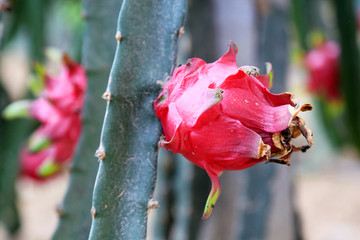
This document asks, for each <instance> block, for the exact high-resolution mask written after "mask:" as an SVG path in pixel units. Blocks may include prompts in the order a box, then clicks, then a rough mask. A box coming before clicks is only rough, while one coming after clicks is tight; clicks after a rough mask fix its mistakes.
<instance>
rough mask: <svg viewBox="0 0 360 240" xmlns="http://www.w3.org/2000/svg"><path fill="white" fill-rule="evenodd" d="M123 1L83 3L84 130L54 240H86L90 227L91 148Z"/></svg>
mask: <svg viewBox="0 0 360 240" xmlns="http://www.w3.org/2000/svg"><path fill="white" fill-rule="evenodd" d="M121 4H122V1H119V0H104V1H96V0H84V1H83V16H84V19H85V22H86V25H85V35H84V43H83V56H82V63H83V65H84V67H85V70H86V75H87V78H88V85H87V90H86V96H85V105H84V110H83V114H82V118H83V128H82V135H81V137H80V141H79V143H78V146H77V149H76V152H75V154H74V158H73V166H72V168H71V179H70V185H69V188H68V190H67V193H66V196H65V199H64V202H63V204H62V205H61V206H60V207H59V209H58V210H59V211H58V212H59V213H60V222H59V225H58V227H57V230H56V232H55V234H54V236H53V237H52V239H53V240H63V239H69V240H85V239H88V237H89V232H90V227H91V215H90V208H91V198H92V192H93V188H94V182H95V178H96V172H97V168H98V162H97V160H96V158H95V157H94V149H96V148H97V146H98V144H99V138H100V133H101V123H102V121H103V118H104V117H103V116H104V113H105V103H104V101H103V100H102V99H101V97H100V96H101V94H102V92H103V91H104V89H105V88H106V80H107V77H108V76H109V71H110V68H111V63H112V60H113V58H114V52H115V49H116V42H114V32H115V30H116V21H117V19H118V16H119V10H120V7H121Z"/></svg>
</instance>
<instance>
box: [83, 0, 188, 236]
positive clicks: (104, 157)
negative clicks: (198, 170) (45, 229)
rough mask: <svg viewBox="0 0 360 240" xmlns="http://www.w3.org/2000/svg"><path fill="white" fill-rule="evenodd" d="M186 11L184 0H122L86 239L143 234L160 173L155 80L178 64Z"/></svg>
mask: <svg viewBox="0 0 360 240" xmlns="http://www.w3.org/2000/svg"><path fill="white" fill-rule="evenodd" d="M185 12H186V1H185V0H181V1H177V0H148V1H141V0H132V1H128V0H125V1H124V3H123V5H122V8H121V12H120V16H119V22H118V33H117V39H118V47H117V50H116V54H115V58H114V63H113V66H112V70H111V73H110V78H109V83H108V88H107V91H106V92H105V94H104V98H105V99H107V109H106V113H105V118H104V123H103V130H102V136H101V140H100V146H99V149H98V150H97V156H98V157H99V160H100V165H99V170H98V174H97V179H96V182H95V188H94V195H93V207H92V210H91V212H92V215H93V222H92V226H91V231H90V237H89V239H92V240H93V239H144V238H145V236H146V227H147V215H148V210H150V209H151V208H152V207H155V206H156V204H155V203H154V202H152V201H151V198H152V194H153V190H154V184H155V178H156V165H157V163H156V158H157V148H158V141H159V136H160V134H161V127H160V122H159V120H158V119H157V118H156V116H155V113H154V110H153V106H152V103H153V101H154V99H155V98H156V97H157V94H158V93H159V91H160V86H159V85H158V84H156V82H157V81H158V80H165V78H166V77H168V76H169V74H170V73H171V70H172V69H173V68H174V64H175V59H176V49H177V44H176V43H177V39H178V35H179V32H181V31H180V29H181V27H182V24H183V21H184V16H185Z"/></svg>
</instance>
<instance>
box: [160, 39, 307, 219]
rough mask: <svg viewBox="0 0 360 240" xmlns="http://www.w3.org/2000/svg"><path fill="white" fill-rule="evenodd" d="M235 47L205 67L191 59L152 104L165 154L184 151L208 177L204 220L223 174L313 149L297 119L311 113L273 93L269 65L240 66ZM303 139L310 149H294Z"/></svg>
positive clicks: (288, 96) (286, 161) (289, 96)
mask: <svg viewBox="0 0 360 240" xmlns="http://www.w3.org/2000/svg"><path fill="white" fill-rule="evenodd" d="M236 53H237V46H236V45H235V44H233V43H231V44H230V45H229V49H228V51H227V53H225V55H224V56H222V57H221V58H220V59H219V60H217V61H216V62H214V63H210V64H207V63H205V62H204V61H203V60H201V59H199V58H192V59H190V60H188V62H187V63H186V64H185V65H183V66H181V67H179V68H177V69H176V70H175V71H174V74H173V76H172V78H171V79H170V80H169V81H168V82H167V83H166V84H165V85H164V88H163V91H162V92H161V93H160V95H159V96H158V98H157V99H156V100H155V102H154V108H155V112H156V115H157V116H158V117H159V118H160V120H161V122H162V126H163V131H164V136H163V137H162V138H161V140H160V144H161V146H162V147H163V148H165V149H166V150H171V151H173V152H174V153H181V154H182V155H184V156H185V157H186V158H187V159H188V160H190V161H191V162H193V163H194V164H196V165H197V166H199V167H201V168H203V169H205V170H206V172H207V173H208V175H209V177H210V179H211V182H212V188H211V192H210V194H209V197H208V200H207V203H206V206H205V210H204V214H203V218H207V217H208V216H209V215H210V214H211V211H212V209H213V207H214V205H215V202H216V200H217V198H218V196H219V194H220V184H219V179H218V176H219V175H220V174H221V173H222V172H223V171H224V170H240V169H245V168H248V167H251V166H253V165H255V164H257V163H260V162H277V163H281V164H287V165H290V163H289V158H290V156H291V154H292V153H293V152H295V151H299V150H302V151H306V149H308V148H309V147H310V146H311V145H312V143H313V142H312V132H311V130H309V129H307V128H306V127H305V122H304V120H303V119H301V118H300V117H298V116H297V115H298V113H299V112H301V111H303V112H304V111H308V110H312V106H311V105H310V104H305V105H302V106H301V107H299V106H298V104H297V102H296V100H295V98H294V96H293V95H292V94H290V93H282V94H272V93H270V92H269V88H270V87H271V84H272V75H273V73H272V69H271V64H269V63H268V64H267V71H268V73H267V74H266V75H259V69H258V68H256V67H251V66H243V67H240V68H239V67H238V66H237V64H236ZM300 135H304V136H305V138H306V139H307V142H308V145H306V146H302V147H295V146H294V145H292V144H291V139H292V138H296V137H298V136H300Z"/></svg>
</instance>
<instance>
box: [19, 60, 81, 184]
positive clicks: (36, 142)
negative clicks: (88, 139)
mask: <svg viewBox="0 0 360 240" xmlns="http://www.w3.org/2000/svg"><path fill="white" fill-rule="evenodd" d="M86 81H87V80H86V75H85V71H84V69H83V67H82V66H81V65H79V64H77V63H75V62H73V61H72V60H71V59H70V58H69V57H68V56H66V55H65V56H64V58H63V65H62V69H61V72H60V75H59V76H45V89H44V90H43V92H42V93H41V96H40V97H39V98H38V99H36V100H34V101H32V102H31V104H30V116H31V117H33V118H35V119H36V120H38V121H39V122H40V123H41V125H40V127H39V128H38V129H37V130H36V131H35V132H34V133H33V134H32V135H31V137H30V139H29V141H28V144H27V145H26V146H25V149H23V151H22V153H21V157H20V159H21V173H22V174H23V175H26V176H29V177H32V178H34V179H45V178H47V177H49V176H52V175H54V174H56V173H58V172H59V171H60V170H61V169H63V168H64V167H65V166H66V165H67V164H68V163H69V162H70V161H71V158H72V155H73V153H74V149H75V146H76V143H77V141H78V138H79V136H80V133H81V126H82V122H81V116H80V115H81V110H82V108H83V102H84V94H85V90H86Z"/></svg>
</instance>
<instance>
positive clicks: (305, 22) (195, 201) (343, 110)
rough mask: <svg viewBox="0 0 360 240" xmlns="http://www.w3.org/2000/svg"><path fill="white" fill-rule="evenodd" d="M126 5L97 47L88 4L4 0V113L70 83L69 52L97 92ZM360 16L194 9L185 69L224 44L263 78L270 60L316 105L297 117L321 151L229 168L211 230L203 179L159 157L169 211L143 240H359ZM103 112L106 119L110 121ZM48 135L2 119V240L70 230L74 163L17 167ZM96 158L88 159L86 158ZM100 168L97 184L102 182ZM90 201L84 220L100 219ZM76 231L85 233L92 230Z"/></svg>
mask: <svg viewBox="0 0 360 240" xmlns="http://www.w3.org/2000/svg"><path fill="white" fill-rule="evenodd" d="M109 2H111V1H109ZM114 2H115V1H114ZM100 4H101V3H100ZM120 4H121V1H117V3H116V6H115V7H113V8H115V10H112V11H111V12H110V10H109V12H108V13H105V14H104V13H99V18H104V19H105V18H107V19H108V20H109V23H111V24H109V25H106V26H104V29H108V30H104V32H103V33H101V32H98V35H101V34H103V36H104V38H105V39H109V40H108V42H110V44H107V43H106V42H97V43H95V44H94V45H89V44H88V42H87V41H89V39H88V38H90V37H91V32H92V28H91V26H94V25H91V24H93V22H91V21H97V18H90V17H88V14H87V13H88V12H91V6H86V7H87V8H85V7H83V5H82V2H81V1H79V0H62V1H60V0H51V1H49V0H11V1H4V0H0V9H1V11H0V80H1V81H0V109H1V111H3V110H4V109H6V107H7V106H9V104H10V103H14V102H18V101H19V100H21V99H37V98H41V97H43V96H42V92H44V91H46V86H44V81H46V76H59V74H61V71H62V67H64V63H63V62H62V61H63V60H62V57H61V56H62V54H63V53H67V54H68V55H69V56H70V57H71V58H72V61H74V62H78V63H81V64H83V65H84V68H85V70H86V72H87V74H88V81H89V82H90V81H91V80H92V78H95V77H97V78H99V76H97V75H95V76H94V75H91V74H93V71H94V69H93V68H91V67H92V66H93V64H92V63H91V61H93V62H96V61H97V60H98V62H99V63H100V65H101V64H103V65H107V66H110V65H111V63H112V57H113V54H114V49H115V43H116V42H115V40H114V36H115V29H116V28H115V27H116V20H117V13H118V10H116V9H117V8H118V6H120ZM107 5H108V8H109V9H111V4H107ZM359 7H360V2H359V1H357V0H346V1H341V0H197V1H195V0H189V2H188V14H187V19H186V23H185V33H184V34H183V35H182V36H181V38H180V39H179V54H178V63H179V64H183V63H185V62H186V60H187V59H188V58H191V57H200V58H202V59H204V60H205V61H207V62H212V61H215V60H216V59H218V58H219V57H220V56H221V55H222V54H223V53H224V52H225V51H226V49H227V43H228V42H229V40H232V41H234V42H235V43H236V44H237V46H238V49H239V51H238V55H237V61H238V65H239V66H242V65H254V66H258V67H259V68H260V69H261V71H262V73H265V62H271V63H272V65H273V69H274V84H273V88H272V90H271V91H272V92H273V93H280V92H291V93H294V94H295V96H296V97H297V98H298V99H299V102H300V104H303V103H311V104H312V105H313V106H314V110H313V111H312V112H306V113H304V114H302V116H301V117H303V118H304V119H305V121H306V125H307V127H308V128H310V129H312V130H313V132H314V145H313V147H312V148H311V149H309V150H308V151H307V152H306V153H301V152H298V153H295V154H293V156H292V158H291V160H290V162H291V167H287V166H282V165H277V164H258V165H256V166H254V167H252V168H250V169H246V170H243V171H234V172H225V173H224V174H223V175H222V176H221V178H220V182H221V186H222V193H221V196H220V198H219V200H218V203H217V205H216V208H215V209H214V211H213V213H212V216H211V217H210V218H209V219H207V220H201V216H202V211H203V207H204V205H205V202H206V198H207V195H208V193H209V189H210V181H209V179H208V176H207V175H206V173H205V171H204V170H202V169H199V168H198V167H196V166H194V165H192V164H191V163H190V162H188V161H187V160H186V159H184V158H183V157H182V156H180V155H174V154H172V153H170V152H165V151H163V150H161V151H160V154H159V163H158V178H157V184H156V188H155V196H154V198H155V200H157V201H158V202H159V204H160V207H159V208H158V209H156V210H153V211H152V212H151V214H150V221H149V224H148V239H150V240H151V239H178V240H180V239H251V240H255V239H271V240H279V239H280V240H290V239H306V240H353V239H354V240H356V239H360V214H359V213H360V191H359V189H360V159H359V152H360V94H359V91H360V71H359V66H360V58H359V39H360V35H359V31H360V8H359ZM84 9H85V10H89V11H88V12H87V11H85V10H84ZM95 10H96V9H95ZM95 25H96V24H95ZM97 30H99V31H100V30H101V28H98V29H97ZM97 44H98V45H97ZM99 47H103V48H105V49H107V52H109V53H108V54H107V55H106V57H105V58H103V59H101V57H102V55H103V53H102V52H101V51H98V52H97V53H98V54H95V55H94V54H93V55H91V54H90V52H91V51H96V49H99ZM89 56H91V58H90V60H89ZM94 58H99V59H94ZM65 65H66V64H65ZM101 66H102V65H101ZM95 70H96V69H95ZM103 70H104V72H105V73H104V75H103V76H102V77H100V78H99V80H98V85H97V88H98V89H99V91H100V92H101V91H104V90H105V89H106V84H107V76H108V70H109V67H108V68H105V69H103ZM106 72H107V73H106ZM89 84H90V83H89ZM59 86H60V85H59ZM44 89H45V90H44ZM50 102H51V101H50ZM88 102H91V104H93V105H96V106H97V107H98V108H101V109H102V108H104V107H105V105H104V102H103V100H101V94H94V92H89V91H88V92H87V93H86V100H85V106H88V105H87V104H88ZM13 106H14V105H13ZM18 106H19V105H18ZM19 108H20V110H24V108H23V106H21V105H20V107H19ZM85 108H86V107H85ZM14 111H19V110H16V109H15V110H14ZM20 112H21V111H20ZM20 115H21V114H20ZM98 115H99V116H97V118H98V119H99V121H100V122H101V121H102V119H103V112H99V114H98ZM39 125H40V124H39V122H38V121H36V120H34V119H15V120H8V119H5V118H1V121H0V154H1V158H0V239H4V240H6V239H24V240H25V239H26V240H33V239H34V240H35V239H36V240H47V239H56V238H58V239H69V238H61V237H57V235H56V234H58V233H56V234H55V235H54V232H55V231H56V229H57V228H58V229H62V228H61V226H60V225H61V224H63V223H60V224H59V216H63V215H62V206H63V204H64V203H63V200H64V197H65V194H66V192H67V191H68V195H69V194H70V195H71V190H69V189H71V188H69V187H68V186H69V183H70V178H71V176H70V175H71V174H73V172H74V171H70V170H71V169H73V163H71V159H69V160H68V161H64V162H61V166H60V167H59V168H56V171H55V170H54V171H51V172H50V173H49V174H45V175H39V176H36V177H35V178H34V176H32V177H29V176H26V174H24V172H23V171H22V170H21V169H22V168H23V166H22V164H24V161H26V160H20V153H21V151H22V149H23V148H24V146H29V145H30V143H29V141H28V139H29V137H30V135H31V134H32V132H34V130H35V129H37V128H38V127H39ZM100 128H101V124H100V125H99V126H98V127H97V128H96V129H97V130H96V131H97V134H100ZM88 130H89V129H88V128H84V129H83V131H88ZM92 131H94V130H92ZM97 139H98V138H97ZM80 141H82V140H80ZM96 141H98V140H96ZM96 141H95V142H96ZM302 143H304V140H303V139H299V141H298V142H297V144H299V145H301V144H302ZM42 149H46V147H45V148H42ZM79 149H81V148H78V150H77V152H76V153H75V155H74V157H75V158H77V157H78V155H79V154H81V150H79ZM95 150H96V148H93V149H90V150H89V151H90V156H92V155H93V154H94V153H95ZM40 151H41V150H40ZM91 154H92V155H91ZM86 165H89V166H90V165H91V166H92V168H93V169H96V167H97V160H96V158H95V157H93V158H92V157H89V159H88V163H86ZM34 168H35V166H34ZM93 169H92V170H89V173H88V174H89V175H91V176H90V179H95V174H96V170H93ZM53 174H54V175H53ZM88 185H89V187H87V186H84V189H78V190H77V191H78V192H79V194H82V195H84V198H86V199H88V201H90V202H91V196H90V195H89V196H88V195H87V194H88V192H92V186H93V182H91V181H88ZM85 188H89V189H88V191H85ZM82 190H84V192H82ZM66 204H67V203H66V200H65V205H66ZM88 205H89V204H88V203H87V204H84V209H83V212H85V216H86V219H87V221H88V222H91V215H90V207H88ZM80 206H81V205H80ZM79 211H80V210H79ZM64 219H65V218H64V217H61V221H66V220H64ZM81 224H82V223H79V225H81ZM59 226H60V227H59ZM75 226H77V224H76V223H75V224H73V229H72V231H76V227H75ZM81 227H82V230H83V231H84V232H86V231H87V230H88V227H89V226H88V225H86V224H85V225H82V226H81ZM84 229H85V230H84ZM58 231H59V230H58ZM58 231H57V232H58ZM64 231H67V230H66V228H65V230H64ZM72 239H77V238H72ZM84 239H87V236H84Z"/></svg>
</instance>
